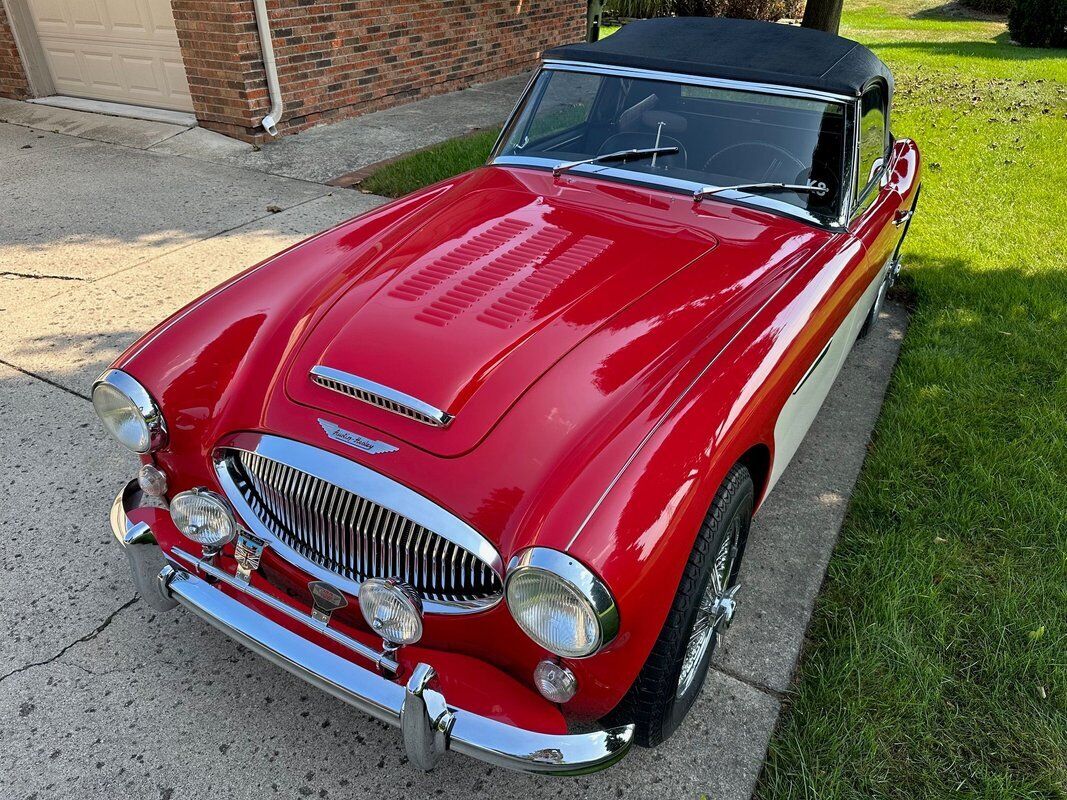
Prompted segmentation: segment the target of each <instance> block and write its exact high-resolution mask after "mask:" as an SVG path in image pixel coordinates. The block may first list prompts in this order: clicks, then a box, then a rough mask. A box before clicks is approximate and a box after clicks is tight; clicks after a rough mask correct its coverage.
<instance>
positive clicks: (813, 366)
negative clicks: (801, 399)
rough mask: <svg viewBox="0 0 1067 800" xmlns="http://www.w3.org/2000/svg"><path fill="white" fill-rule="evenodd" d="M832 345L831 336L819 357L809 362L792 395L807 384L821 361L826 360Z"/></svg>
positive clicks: (832, 338) (832, 339)
mask: <svg viewBox="0 0 1067 800" xmlns="http://www.w3.org/2000/svg"><path fill="white" fill-rule="evenodd" d="M833 343H834V337H833V336H831V337H830V341H828V342H827V343H826V347H824V348H823V349H822V352H821V353H819V355H818V356H816V358H815V360H814V361H812V362H811V366H810V367H808V371H807V372H805V373H804V377H803V378H801V379H800V383H798V384H797V388H795V389H794V390H793V394H796V393H797V392H799V391H800V390H801V388H802V387H803V386H804V384H805V383H807V382H808V378H810V377H811V373H813V372H814V371H815V370H816V369H818V368H819V364H821V363H822V360H823V359H824V358H826V354H827V353H829V352H830V345H832V344H833Z"/></svg>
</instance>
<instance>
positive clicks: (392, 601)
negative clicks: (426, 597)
mask: <svg viewBox="0 0 1067 800" xmlns="http://www.w3.org/2000/svg"><path fill="white" fill-rule="evenodd" d="M359 610H360V611H362V612H363V618H364V619H365V620H367V624H368V625H370V626H371V628H372V629H373V630H374V631H375V633H377V634H378V635H379V636H381V637H382V638H383V639H385V640H386V641H387V642H389V643H390V644H394V645H405V644H415V642H417V641H418V640H419V639H421V638H422V599H421V598H420V597H419V594H418V592H416V591H415V590H414V589H413V588H412V587H410V586H408V585H407V584H406V583H404V582H403V581H400V580H397V579H396V578H368V579H367V580H365V581H363V585H362V586H360V587H359Z"/></svg>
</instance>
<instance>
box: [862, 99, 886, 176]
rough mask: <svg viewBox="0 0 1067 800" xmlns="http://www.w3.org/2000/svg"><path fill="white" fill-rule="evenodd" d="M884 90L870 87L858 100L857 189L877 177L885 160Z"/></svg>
mask: <svg viewBox="0 0 1067 800" xmlns="http://www.w3.org/2000/svg"><path fill="white" fill-rule="evenodd" d="M885 118H886V96H885V88H884V87H882V86H880V85H875V86H872V87H871V88H870V89H868V90H867V91H866V92H864V93H863V97H862V99H861V100H860V161H859V170H858V175H857V177H858V187H857V188H858V189H859V191H860V193H861V194H862V193H863V189H864V188H865V187H866V186H868V185H869V184H870V182H871V181H872V180H873V179H874V178H875V177H876V176H877V174H878V172H879V170H880V169H881V167H882V159H883V158H885V153H886V147H887V137H886V119H885Z"/></svg>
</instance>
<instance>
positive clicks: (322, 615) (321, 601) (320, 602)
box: [308, 581, 348, 626]
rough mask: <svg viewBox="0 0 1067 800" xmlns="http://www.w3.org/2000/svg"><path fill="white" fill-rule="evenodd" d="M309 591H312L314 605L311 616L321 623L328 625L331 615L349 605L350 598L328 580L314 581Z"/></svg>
mask: <svg viewBox="0 0 1067 800" xmlns="http://www.w3.org/2000/svg"><path fill="white" fill-rule="evenodd" d="M308 591H309V592H311V603H312V605H313V606H314V608H313V609H312V611H311V616H312V618H313V619H314V620H315V621H316V622H318V623H319V624H320V625H323V626H326V625H328V624H329V623H330V615H331V614H333V612H334V611H336V610H337V609H339V608H344V607H345V606H347V605H348V599H347V598H346V597H345V596H344V595H343V594H341V590H340V589H337V588H336V587H334V586H331V585H330V584H328V583H326V581H312V582H311V583H309V584H308Z"/></svg>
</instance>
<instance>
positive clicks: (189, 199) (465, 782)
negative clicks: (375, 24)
mask: <svg viewBox="0 0 1067 800" xmlns="http://www.w3.org/2000/svg"><path fill="white" fill-rule="evenodd" d="M516 91H517V90H516ZM461 94H462V93H461ZM491 94H492V90H489V89H484V88H483V89H479V90H469V91H468V93H467V94H465V95H463V97H459V96H458V95H457V96H453V97H452V98H451V99H448V98H441V99H439V98H434V99H432V100H427V101H422V104H413V105H417V106H419V107H418V108H412V107H405V108H400V109H394V110H391V111H388V112H382V115H383V116H380V117H377V118H376V121H375V125H374V126H371V125H370V124H369V123H368V126H367V128H366V129H364V128H363V127H361V126H360V125H357V124H356V123H357V122H358V120H357V121H353V122H351V123H340V124H339V125H337V126H331V128H330V129H326V130H323V131H321V132H317V131H315V130H313V131H309V132H306V133H302V134H300V135H299V137H293V139H292V140H293V142H294V143H293V144H291V145H290V144H288V141H289V140H285V141H283V142H278V143H276V144H275V145H272V146H271V147H275V146H277V147H278V148H280V149H279V150H278V153H283V155H274V154H268V155H267V156H261V155H259V154H258V153H255V152H253V151H251V150H248V151H246V152H244V153H243V154H234V155H232V156H226V157H217V158H214V159H213V160H212V159H207V158H204V157H201V156H196V157H192V156H189V155H176V153H177V152H178V151H179V148H178V144H179V142H178V141H177V140H178V139H179V138H180V137H181V136H182V135H184V134H187V133H188V134H191V133H192V131H193V130H195V129H190V130H188V131H185V130H184V129H183V130H179V131H178V132H176V133H175V132H173V131H166V130H163V129H160V128H158V127H151V126H158V125H159V124H160V123H145V124H144V125H142V126H133V127H134V128H135V131H136V134H137V137H140V138H139V139H138V138H136V137H134V136H133V135H132V134H130V133H129V131H127V132H126V133H124V134H122V136H123V137H125V141H123V142H122V143H121V144H116V143H114V141H113V140H115V139H117V138H121V137H120V136H119V134H118V133H116V132H115V130H114V128H115V123H113V122H112V121H110V120H105V121H100V120H98V119H97V120H85V119H77V118H74V117H69V116H68V117H63V121H62V125H61V127H62V129H63V131H64V132H61V133H54V132H51V130H50V129H49V128H48V124H55V118H54V117H52V118H49V119H47V120H45V121H43V122H42V118H40V117H37V116H31V115H36V114H37V113H38V112H36V111H33V110H30V111H24V110H23V109H15V110H14V111H12V109H11V105H10V104H8V103H2V104H0V118H4V119H11V120H13V123H0V186H3V188H4V191H3V192H2V193H0V220H3V224H2V225H0V412H2V415H3V419H4V424H3V425H0V474H2V475H3V476H4V486H5V492H4V495H3V496H4V502H3V503H0V563H2V564H3V567H4V568H3V572H2V573H0V575H2V578H0V621H2V630H3V631H4V633H5V636H4V638H3V639H2V640H0V719H2V720H3V723H2V724H0V796H2V797H28V796H35V797H36V798H38V800H45V798H66V797H71V796H77V797H83V798H96V797H100V798H104V797H111V796H117V797H162V798H174V799H175V800H177V799H178V798H184V797H190V798H192V797H202V796H205V795H207V794H209V793H215V792H218V793H220V794H224V795H225V796H228V797H234V798H244V797H248V798H262V797H266V796H272V795H278V796H282V797H296V796H312V797H333V798H341V797H358V796H393V795H396V794H402V795H403V796H405V797H432V796H437V795H468V794H483V793H492V794H501V795H505V794H506V795H514V796H522V797H524V798H528V799H529V800H536V798H553V799H554V800H555V799H556V798H561V797H564V798H567V797H597V798H600V797H609V796H616V797H649V798H652V797H665V796H666V797H694V798H695V797H699V796H700V795H702V794H706V795H707V796H708V797H709V798H713V799H714V800H727V799H732V798H736V799H737V800H743V799H744V798H748V797H749V796H750V795H751V793H752V789H753V786H754V784H755V781H756V779H757V776H758V774H759V770H760V768H761V765H762V762H763V758H764V755H765V752H766V746H767V742H768V740H769V737H770V736H771V733H772V731H773V728H774V725H775V723H776V720H777V718H778V715H779V712H780V710H781V708H782V704H783V702H785V701H787V698H788V692H789V686H790V680H791V676H792V672H793V669H794V664H795V661H796V657H797V655H798V653H799V650H800V646H801V643H802V639H803V634H804V631H805V629H806V627H807V623H808V619H809V617H810V614H811V610H812V607H813V603H814V601H815V598H816V596H817V593H818V589H819V585H820V583H821V580H822V576H823V573H824V570H825V567H826V563H827V560H828V559H829V556H830V553H831V550H832V547H833V544H834V541H835V539H836V537H837V532H838V530H839V528H840V525H841V522H842V519H843V517H844V514H845V509H846V506H847V500H848V497H849V494H850V492H851V490H852V486H853V483H854V481H855V479H856V476H857V474H858V472H859V469H860V466H861V465H862V462H863V458H864V455H865V453H866V447H867V443H868V438H869V436H870V432H871V430H872V428H873V425H874V422H875V420H876V419H877V416H878V412H879V409H880V406H881V402H882V396H883V393H884V391H885V387H886V384H887V382H888V378H889V374H890V372H891V370H892V366H893V363H894V361H895V359H896V355H897V352H898V349H899V346H900V340H901V338H902V335H903V330H904V326H905V323H906V317H905V314H904V313H903V311H902V310H901V309H900V308H897V307H893V306H890V307H889V308H888V309H887V312H886V314H885V318H884V319H883V322H882V324H881V325H880V326H879V327H878V328H877V329H876V330H875V332H874V334H873V335H872V336H871V337H870V338H868V339H867V340H865V341H863V342H860V343H859V344H858V345H857V347H856V349H855V351H854V352H853V354H852V355H851V356H850V357H849V360H848V362H847V364H846V367H845V370H844V372H843V374H842V375H841V377H840V379H839V380H838V384H837V385H836V387H835V388H834V390H833V391H832V393H831V395H830V398H829V400H828V401H827V405H826V406H825V407H824V409H823V412H822V414H821V415H820V417H819V418H818V419H817V421H816V424H815V427H814V428H813V430H812V432H811V433H810V434H809V435H808V438H807V439H806V440H805V442H804V444H803V446H802V447H801V450H800V452H799V454H798V456H797V459H796V461H795V462H794V464H793V465H792V466H791V467H790V468H789V470H787V472H786V473H785V475H784V476H783V478H782V480H781V481H780V483H779V485H778V487H777V488H776V490H775V492H774V494H773V495H772V496H771V498H770V500H769V501H768V503H767V504H766V506H765V507H764V508H763V510H762V511H761V513H760V514H759V515H758V517H757V520H756V522H755V525H754V529H753V533H752V537H751V546H750V552H749V554H748V558H747V561H746V565H745V572H744V578H743V589H742V594H741V596H740V600H741V602H740V605H739V612H738V616H737V618H736V621H735V623H734V626H733V628H732V629H731V631H730V632H729V634H728V636H727V639H726V645H725V647H724V648H723V649H722V651H721V652H720V653H719V654H718V658H717V661H716V664H715V669H714V670H713V671H712V672H711V674H710V677H709V680H708V684H707V686H706V688H705V690H704V692H703V694H702V696H701V698H700V700H699V701H698V704H697V706H696V708H695V709H694V711H693V713H692V714H691V716H690V718H689V720H688V721H687V722H686V724H685V725H684V726H683V728H682V729H681V730H680V731H679V732H678V734H676V735H675V736H674V737H673V738H672V739H671V740H670V741H669V742H667V743H666V744H665V745H664V746H662V747H660V748H658V749H656V750H651V751H648V750H637V751H635V752H634V753H633V754H632V755H631V756H630V757H629V758H627V759H626V760H625V761H623V762H622V763H621V764H620V765H618V766H617V767H615V768H614V769H612V770H609V771H607V772H604V773H599V774H596V775H590V776H586V777H582V778H572V779H554V780H548V779H538V778H531V777H527V776H522V775H516V774H512V773H505V772H503V771H501V770H499V769H495V768H493V767H489V766H487V765H484V764H481V763H478V762H475V761H472V760H470V759H466V758H463V757H460V756H455V757H452V758H449V759H446V761H445V762H444V763H443V764H442V766H441V767H440V768H439V769H438V771H436V772H434V773H430V774H422V773H419V772H416V771H414V770H413V769H412V768H411V767H410V765H408V764H406V763H405V762H406V759H405V757H404V755H403V747H402V745H401V742H400V739H399V737H398V735H397V734H396V733H395V732H394V731H392V730H391V729H389V728H387V727H385V726H384V725H382V724H381V723H378V722H375V721H372V720H370V719H369V718H367V717H364V716H363V715H361V714H359V713H357V712H355V711H353V710H352V709H349V708H347V707H345V706H342V705H341V704H340V703H338V702H337V701H335V700H333V699H332V698H330V697H328V696H326V695H324V694H322V693H320V692H318V691H316V690H314V689H312V688H311V687H309V686H307V685H305V684H303V683H301V682H300V681H299V680H297V679H296V678H293V677H292V676H290V675H288V674H287V673H284V672H282V671H281V670H279V669H278V668H276V667H274V666H273V665H271V664H269V663H267V662H266V661H264V660H262V659H260V658H258V657H256V656H253V655H251V654H250V653H248V652H247V651H245V650H243V649H242V648H240V647H239V646H237V645H236V644H234V643H233V642H231V641H229V640H228V639H226V638H224V637H223V636H222V635H221V634H218V633H217V632H215V631H214V630H213V629H211V628H209V627H207V626H205V625H203V624H202V623H200V622H199V621H198V620H196V619H194V618H193V617H192V616H191V615H189V614H186V613H184V612H182V611H181V610H177V611H174V612H171V613H169V614H164V615H156V614H153V613H152V612H151V611H150V610H149V609H148V608H147V607H146V606H145V605H144V604H143V603H141V602H140V601H139V600H137V599H136V598H135V596H134V594H133V589H132V586H131V584H130V581H129V577H128V573H127V567H126V563H125V560H124V559H123V558H122V556H121V554H120V553H118V551H117V550H116V549H115V547H114V546H113V545H112V544H111V542H110V538H111V536H110V533H109V531H108V529H107V510H108V507H109V504H110V501H111V498H112V497H113V495H114V492H115V491H116V490H117V487H118V486H119V485H121V483H123V482H124V481H125V480H127V479H128V477H129V475H130V474H131V473H132V472H133V470H134V467H135V463H134V460H133V459H132V458H130V457H129V456H128V455H126V454H124V453H122V452H120V451H119V448H118V447H117V446H115V445H113V444H112V443H111V442H110V441H108V440H107V439H106V437H105V436H104V435H103V433H102V432H101V431H100V428H99V426H98V423H97V421H96V419H95V417H94V415H93V413H92V408H91V406H90V404H89V402H88V390H89V385H90V383H91V381H92V379H93V378H94V377H95V376H96V375H97V374H98V373H99V372H100V371H101V370H102V369H103V368H104V367H105V366H106V365H107V364H108V362H109V361H110V360H111V359H113V358H114V357H115V356H116V355H117V354H118V353H119V352H120V351H121V350H122V349H123V348H124V347H126V346H127V345H129V344H130V343H131V342H132V341H133V340H134V339H135V338H136V337H137V336H138V335H139V334H140V333H142V332H143V331H144V330H146V329H148V328H149V327H151V326H152V325H154V324H155V323H156V322H158V321H159V320H161V319H162V318H163V317H165V316H166V315H168V314H170V313H171V312H172V311H174V310H176V309H177V308H179V307H180V306H182V305H183V304H185V303H186V302H189V301H190V300H192V299H194V298H195V297H197V296H198V295H199V294H201V293H202V292H204V291H206V290H207V289H209V288H211V287H212V286H214V285H216V284H217V283H218V282H220V281H221V280H223V279H225V278H227V277H229V276H231V275H233V274H234V273H236V272H239V271H240V270H242V269H244V268H245V267H247V266H249V265H250V264H252V263H254V262H256V261H257V260H259V259H262V258H264V257H266V256H268V255H270V254H272V253H274V252H276V251H277V250H279V249H281V248H282V247H284V246H286V245H287V244H290V243H292V242H294V241H296V240H298V239H300V238H303V237H304V236H307V235H310V234H312V233H314V232H316V231H319V230H322V229H324V228H326V227H328V226H331V225H333V224H335V223H337V222H340V221H342V220H344V219H346V218H348V217H350V216H352V215H354V214H358V213H361V212H362V211H365V210H367V209H369V208H371V207H373V206H374V205H376V204H377V203H379V202H382V199H381V198H375V197H373V196H368V195H363V194H360V193H359V192H355V191H351V190H345V189H331V188H330V187H328V186H324V185H322V183H321V180H323V179H325V178H326V177H327V173H332V172H333V171H334V170H338V171H341V172H343V171H349V170H350V169H354V168H358V167H359V166H361V165H360V164H359V163H357V162H356V160H358V158H365V159H368V161H367V163H372V162H375V161H378V160H381V159H383V158H387V157H390V156H392V155H396V154H397V152H396V150H397V149H398V148H400V147H403V148H408V149H410V148H412V147H422V146H425V145H426V144H429V143H431V141H432V140H433V137H438V136H439V137H442V138H445V137H447V136H449V135H452V133H450V132H449V131H454V130H456V129H457V128H456V126H460V125H465V124H467V122H468V121H469V120H472V119H475V118H477V119H479V120H480V121H482V122H485V123H488V121H489V118H490V117H491V115H492V114H491V109H490V107H492V108H500V109H504V108H505V107H507V106H509V105H510V101H511V98H505V97H499V98H498V97H490V96H489V95H491ZM501 94H503V93H501ZM435 102H439V103H441V104H443V105H445V106H448V107H449V108H450V111H451V112H452V113H451V116H450V117H449V119H451V120H452V121H451V122H449V121H447V120H446V119H445V118H444V117H443V116H441V115H438V113H437V112H436V111H434V110H433V109H435V108H437V106H436V105H434V103H435ZM468 102H469V105H467V104H468ZM424 104H425V105H424ZM15 105H26V104H15ZM468 108H469V109H470V111H469V113H468V111H467V109H468ZM428 109H429V110H428ZM479 109H480V110H479ZM50 111H52V110H50ZM16 112H17V113H16ZM65 113H66V114H71V113H77V112H65ZM505 113H506V112H505ZM20 114H21V115H22V116H19V115H20ZM478 114H483V116H482V117H478V116H477V115H478ZM86 116H92V115H86ZM363 119H366V118H363ZM413 120H417V121H418V124H416V123H415V122H413ZM127 122H131V121H127V120H123V121H122V123H127ZM30 123H33V125H32V126H30ZM28 126H29V127H28ZM34 126H37V127H34ZM41 126H43V127H44V130H41ZM342 126H346V127H345V128H343V129H342ZM389 126H393V127H389ZM449 126H452V127H451V128H450V127H449ZM119 127H120V128H123V127H125V125H124V124H123V125H120V126H119ZM401 129H405V130H408V131H409V136H408V138H407V139H405V140H404V143H403V144H402V145H401V144H395V143H392V142H386V143H385V144H382V145H381V147H379V145H378V144H374V142H380V140H381V139H385V140H388V138H389V137H388V136H386V135H385V134H383V133H382V131H400V130H401ZM416 129H418V130H421V131H422V132H423V134H422V136H423V138H419V135H417V134H416V133H415V131H416ZM446 129H447V130H446ZM109 130H110V131H111V132H110V133H109ZM345 131H348V134H346V133H345ZM303 137H307V139H306V140H305V141H310V142H311V143H312V145H313V146H314V147H320V148H322V150H323V151H324V158H326V155H327V151H330V150H331V148H337V149H338V151H340V150H341V149H343V148H344V147H345V146H346V144H345V143H346V142H360V143H361V144H359V145H358V146H353V147H352V148H351V149H349V150H348V151H346V153H345V154H343V155H339V156H337V158H336V160H334V161H331V162H329V164H330V166H328V167H323V168H322V169H320V170H318V171H317V172H316V171H315V170H316V169H317V167H316V165H315V164H314V163H312V162H314V159H313V158H311V157H305V155H306V154H307V153H311V152H313V149H312V145H305V147H307V149H306V150H304V151H303V153H302V155H301V156H300V157H299V158H298V157H295V156H294V157H292V158H289V157H284V152H283V149H281V148H283V146H284V147H291V148H294V149H296V148H297V147H298V145H297V144H296V140H297V139H301V138H303ZM349 137H350V138H349ZM360 137H363V138H360ZM189 138H190V139H191V138H192V137H189ZM134 140H136V141H138V142H139V144H133V143H131V142H133V141H134ZM168 142H169V143H170V146H169V147H167V145H168ZM394 145H395V146H394ZM375 148H379V149H375ZM261 152H268V148H264V150H263V151H261ZM257 159H258V160H257ZM342 162H343V166H342ZM302 165H303V166H302ZM282 172H284V173H292V176H290V175H287V174H285V175H283V174H279V173H282ZM293 176H299V177H293ZM328 177H333V175H332V174H331V175H329V176H328Z"/></svg>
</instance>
